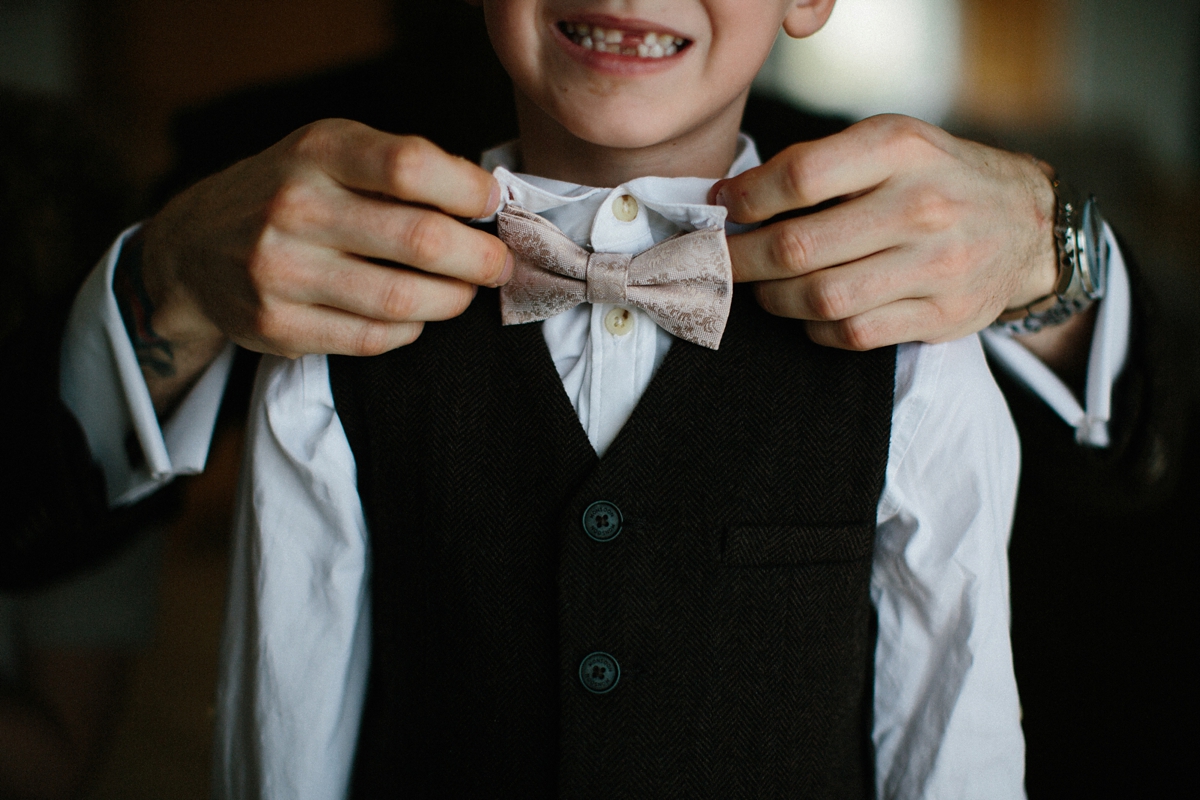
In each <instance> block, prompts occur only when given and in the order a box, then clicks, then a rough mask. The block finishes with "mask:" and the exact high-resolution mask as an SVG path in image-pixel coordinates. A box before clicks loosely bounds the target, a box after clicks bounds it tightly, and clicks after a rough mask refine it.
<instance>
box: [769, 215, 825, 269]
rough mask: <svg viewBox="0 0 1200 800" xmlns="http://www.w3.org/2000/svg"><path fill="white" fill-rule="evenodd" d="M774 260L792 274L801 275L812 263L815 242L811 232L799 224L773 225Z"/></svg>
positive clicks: (815, 247)
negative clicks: (774, 228) (774, 230)
mask: <svg viewBox="0 0 1200 800" xmlns="http://www.w3.org/2000/svg"><path fill="white" fill-rule="evenodd" d="M775 227H776V228H777V229H778V230H777V232H776V234H775V242H774V244H775V247H774V249H775V254H774V255H775V260H776V262H777V263H778V264H779V266H781V267H783V268H784V269H786V270H787V271H788V272H790V273H791V274H793V275H803V274H804V273H805V272H806V271H807V270H808V266H809V264H811V263H812V259H813V253H815V252H816V249H817V244H816V242H815V241H814V240H813V237H812V234H810V233H809V232H808V231H807V230H805V229H804V228H803V227H801V226H799V225H788V224H781V225H776V226H775Z"/></svg>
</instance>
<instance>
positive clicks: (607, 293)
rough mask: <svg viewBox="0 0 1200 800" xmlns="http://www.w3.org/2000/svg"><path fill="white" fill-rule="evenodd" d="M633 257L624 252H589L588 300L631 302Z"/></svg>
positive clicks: (610, 302) (618, 303) (617, 302)
mask: <svg viewBox="0 0 1200 800" xmlns="http://www.w3.org/2000/svg"><path fill="white" fill-rule="evenodd" d="M632 263H633V258H632V257H631V256H627V255H625V254H623V253H588V259H587V293H586V294H587V301H588V302H589V303H609V304H611V305H615V306H620V305H624V304H625V303H628V302H629V293H628V291H627V288H628V284H629V267H630V265H631V264H632Z"/></svg>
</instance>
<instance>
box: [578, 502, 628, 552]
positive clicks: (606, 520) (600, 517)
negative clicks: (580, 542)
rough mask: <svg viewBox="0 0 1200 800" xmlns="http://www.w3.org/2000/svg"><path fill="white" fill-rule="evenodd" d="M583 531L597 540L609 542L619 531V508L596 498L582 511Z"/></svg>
mask: <svg viewBox="0 0 1200 800" xmlns="http://www.w3.org/2000/svg"><path fill="white" fill-rule="evenodd" d="M583 531H584V533H586V534H587V535H588V536H590V537H592V538H593V539H595V540H596V541H597V542H609V541H612V540H613V539H615V538H617V534H618V533H620V532H621V509H619V508H617V507H616V506H615V505H613V504H612V503H610V502H608V501H607V500H597V501H596V502H594V503H592V504H591V505H590V506H588V507H587V508H586V509H585V510H584V512H583Z"/></svg>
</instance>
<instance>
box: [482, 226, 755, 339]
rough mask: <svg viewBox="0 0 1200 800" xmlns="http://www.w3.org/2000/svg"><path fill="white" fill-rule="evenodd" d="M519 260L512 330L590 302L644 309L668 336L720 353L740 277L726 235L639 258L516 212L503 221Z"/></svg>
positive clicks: (506, 310)
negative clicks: (582, 242) (594, 249)
mask: <svg viewBox="0 0 1200 800" xmlns="http://www.w3.org/2000/svg"><path fill="white" fill-rule="evenodd" d="M497 229H498V231H499V234H500V238H501V239H502V240H503V241H504V243H505V244H507V245H508V247H509V250H510V251H511V252H512V254H513V262H514V268H513V275H512V279H511V280H509V282H508V283H507V284H505V285H504V286H502V287H501V288H500V316H501V322H503V324H505V325H514V324H520V323H524V322H537V321H539V320H543V319H547V318H549V317H552V316H554V315H555V314H560V313H562V312H564V311H567V310H569V309H571V308H574V307H575V306H577V305H579V304H580V303H583V302H588V303H608V304H611V305H629V306H635V307H637V308H640V309H642V310H643V311H645V312H646V313H647V314H649V315H650V317H651V319H653V320H654V322H655V323H656V324H658V325H659V326H660V327H662V328H663V329H664V330H666V331H669V332H670V333H672V334H674V335H675V336H678V337H679V338H681V339H687V340H688V341H690V342H694V343H695V344H699V345H702V346H704V347H708V348H710V349H712V350H716V349H717V346H718V345H719V344H720V343H721V334H722V333H723V332H724V330H725V322H726V320H727V319H728V317H729V306H730V303H731V302H732V295H733V273H732V268H731V266H730V262H729V249H728V247H727V246H726V244H725V232H724V231H723V230H699V231H694V232H692V233H684V234H679V235H676V236H672V237H671V238H670V239H667V240H666V241H663V242H660V243H658V244H657V245H655V246H654V247H651V248H650V249H649V250H646V251H645V252H643V253H639V254H637V255H634V256H630V255H625V254H621V253H589V252H588V251H586V250H584V249H583V248H582V247H580V246H579V245H577V244H575V242H573V241H571V239H570V238H569V237H567V235H566V234H564V233H563V232H562V231H560V230H559V229H558V228H556V227H555V226H554V225H553V224H552V223H551V222H550V221H549V220H547V219H545V218H544V217H540V216H538V215H537V214H534V213H531V212H529V211H526V210H525V209H523V208H520V207H518V206H513V205H510V206H509V207H508V208H507V209H505V210H504V211H501V212H500V214H499V215H498V217H497Z"/></svg>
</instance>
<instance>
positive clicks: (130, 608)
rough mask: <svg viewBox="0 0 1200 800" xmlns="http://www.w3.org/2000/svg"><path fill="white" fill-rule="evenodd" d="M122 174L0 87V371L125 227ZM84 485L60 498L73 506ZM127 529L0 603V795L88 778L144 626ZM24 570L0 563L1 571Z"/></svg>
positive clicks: (37, 106) (18, 420) (61, 120)
mask: <svg viewBox="0 0 1200 800" xmlns="http://www.w3.org/2000/svg"><path fill="white" fill-rule="evenodd" d="M124 174H125V173H124V171H123V170H122V169H121V167H120V165H119V163H118V162H117V160H116V159H115V157H114V156H113V155H112V153H111V150H110V149H109V148H108V147H106V146H105V145H103V144H102V143H101V139H100V136H99V133H98V131H96V130H95V129H94V128H93V127H92V126H91V124H90V123H89V122H88V121H87V120H86V118H85V117H84V116H82V115H81V114H80V113H79V112H78V111H77V110H75V109H73V108H71V107H69V106H67V105H64V104H60V103H55V102H51V101H49V100H45V99H41V98H37V97H33V96H27V95H19V94H14V93H10V92H6V91H0V303H2V305H0V342H3V345H4V350H5V351H6V354H13V355H12V357H11V358H5V359H4V363H5V364H6V368H11V367H12V365H13V364H14V362H15V361H18V360H19V358H20V356H18V355H16V354H17V353H22V354H28V353H30V352H35V350H31V348H28V347H23V346H22V341H21V340H20V337H18V336H16V335H14V334H13V331H14V330H15V329H16V328H17V326H18V325H21V324H23V323H29V322H31V321H33V320H37V319H38V318H39V317H41V316H46V317H47V318H54V317H56V316H57V311H56V309H59V308H61V307H62V305H63V302H64V301H63V298H65V297H69V296H70V295H72V294H73V293H74V291H75V289H76V288H77V286H78V284H79V282H80V281H81V280H82V278H83V276H84V274H85V273H86V271H87V270H88V269H89V268H90V266H91V265H92V264H93V263H94V262H95V261H96V259H97V257H98V256H99V254H100V253H102V252H104V250H105V249H106V248H107V246H108V243H109V241H110V240H111V238H112V235H113V232H114V231H115V230H119V229H120V228H121V227H123V226H124V225H125V224H127V222H128V220H129V217H130V215H131V212H132V208H133V202H132V201H133V194H132V191H131V190H130V185H129V183H128V181H127V180H126V179H125V178H124ZM50 361H51V362H53V359H50ZM45 368H46V369H53V363H50V364H49V365H45ZM11 388H12V387H6V390H5V391H4V393H3V394H4V395H5V401H6V408H5V411H7V412H8V413H7V414H5V416H4V426H3V430H4V432H5V435H19V434H14V433H13V432H14V431H22V430H30V429H32V433H33V434H34V435H36V434H38V433H39V431H38V430H37V428H36V426H30V425H26V424H24V423H25V421H26V418H25V417H23V416H22V415H21V409H19V408H17V407H16V404H14V403H11V396H12V395H14V394H17V392H14V391H11ZM54 443H55V442H54V437H53V436H46V437H45V441H43V442H41V443H36V442H35V441H34V440H33V439H31V440H30V448H29V449H28V450H27V451H26V452H28V454H29V458H28V461H27V463H18V464H10V465H9V467H10V470H9V471H8V473H7V475H6V477H5V485H6V487H10V488H15V489H16V490H17V491H18V492H19V491H20V490H21V489H22V488H23V487H24V486H25V485H26V484H25V483H24V481H29V482H31V483H36V482H37V481H39V480H45V479H46V476H45V475H44V474H39V472H38V471H37V470H36V465H37V457H38V455H39V453H41V452H42V451H41V449H40V447H39V446H38V445H39V444H42V445H46V446H48V447H51V448H52V447H53V446H54ZM14 472H15V473H16V474H14ZM88 488H89V487H88V486H87V485H82V486H80V487H74V486H70V485H67V486H64V487H62V490H63V494H64V496H66V497H76V496H77V493H79V492H83V493H85V494H86V492H87V490H88ZM91 488H92V489H93V490H95V488H96V487H95V486H92V487H91ZM101 488H102V487H101ZM18 496H20V495H19V494H18ZM5 524H6V525H11V524H14V522H13V520H11V519H9V520H6V523H5ZM138 531H139V528H138V527H129V528H127V529H125V530H122V531H120V532H117V531H116V530H113V531H110V532H109V533H110V534H112V542H113V544H110V545H106V546H105V547H103V548H101V549H99V550H95V551H92V550H91V549H90V548H88V547H87V546H86V543H84V546H83V547H81V548H80V550H81V553H80V554H79V555H81V556H82V558H80V557H78V556H75V557H72V558H71V559H69V564H70V569H69V570H67V572H72V571H74V570H84V571H83V572H82V573H80V574H79V575H78V576H76V577H73V578H72V579H70V580H68V581H65V582H61V583H59V584H57V585H55V586H53V587H50V588H48V589H44V590H42V591H40V592H36V593H26V594H24V595H15V594H8V595H0V797H4V798H9V797H20V798H69V797H75V796H77V795H78V793H79V792H80V791H81V789H82V788H83V787H84V785H85V783H86V782H87V780H88V778H89V777H90V776H91V775H92V773H93V772H94V770H95V767H96V765H97V763H98V761H99V759H100V756H101V755H102V753H103V751H104V745H105V743H106V742H107V741H108V740H109V737H110V735H111V730H112V723H113V719H114V715H115V713H116V712H117V710H118V708H119V706H120V701H121V698H122V688H123V687H124V685H125V681H126V678H127V675H128V672H129V665H130V655H131V653H132V651H133V649H134V648H136V647H138V646H140V645H142V644H144V643H145V642H146V641H147V640H148V639H149V636H150V632H151V630H152V619H153V614H154V596H155V576H156V574H157V541H156V540H154V539H152V538H147V537H146V536H142V537H136V534H137V533H138ZM135 537H136V538H137V541H136V543H134V544H132V546H129V547H124V548H122V547H121V545H122V544H125V543H128V542H130V540H133V539H135ZM101 556H111V557H109V558H107V559H106V558H102V557H101ZM25 566H26V565H25V564H22V563H16V564H14V563H12V560H11V559H5V562H4V563H3V565H2V566H0V572H4V573H10V572H15V571H17V570H22V569H23V568H24V567H25ZM12 577H16V576H12ZM6 583H7V584H8V585H10V586H17V585H20V584H21V583H22V580H21V579H20V578H17V579H15V580H8V581H6Z"/></svg>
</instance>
